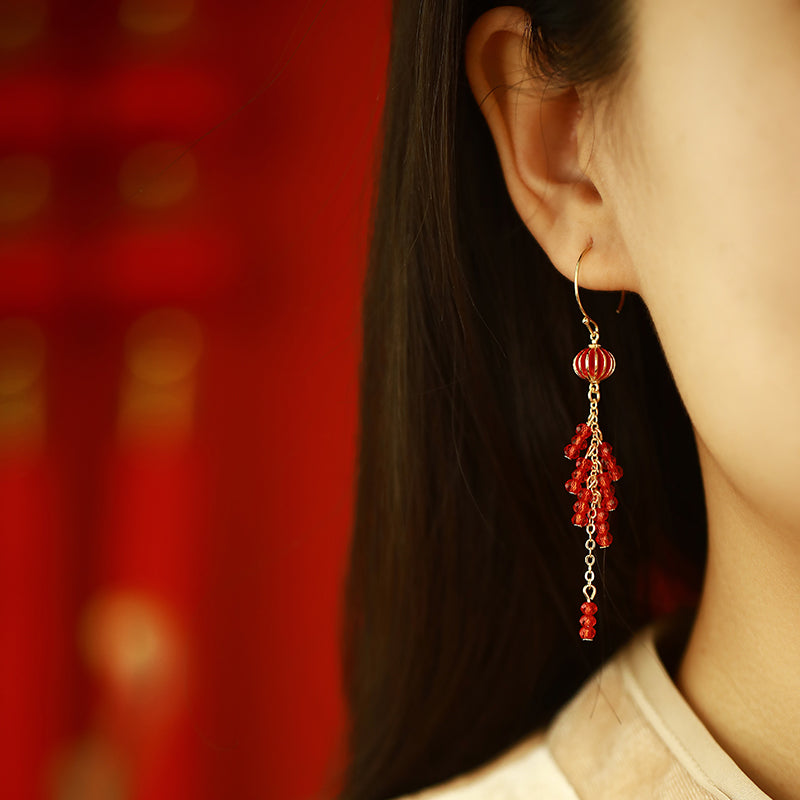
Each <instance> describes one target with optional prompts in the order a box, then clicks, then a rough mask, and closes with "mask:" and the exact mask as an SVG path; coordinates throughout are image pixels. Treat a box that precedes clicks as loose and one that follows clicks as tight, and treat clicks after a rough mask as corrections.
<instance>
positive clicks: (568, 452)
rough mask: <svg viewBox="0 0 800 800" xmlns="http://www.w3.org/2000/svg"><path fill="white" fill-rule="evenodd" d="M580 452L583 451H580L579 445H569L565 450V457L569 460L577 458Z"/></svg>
mask: <svg viewBox="0 0 800 800" xmlns="http://www.w3.org/2000/svg"><path fill="white" fill-rule="evenodd" d="M580 451H581V449H580V447H578V445H576V444H568V445H567V446H566V447H565V448H564V455H565V456H566V457H567V458H575V457H576V456H577V455H578V453H580Z"/></svg>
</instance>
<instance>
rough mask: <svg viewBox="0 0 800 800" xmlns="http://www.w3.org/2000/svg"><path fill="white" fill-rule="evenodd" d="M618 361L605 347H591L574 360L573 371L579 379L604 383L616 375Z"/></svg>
mask: <svg viewBox="0 0 800 800" xmlns="http://www.w3.org/2000/svg"><path fill="white" fill-rule="evenodd" d="M615 367H616V359H615V358H614V356H613V355H612V354H611V353H609V352H608V350H606V349H605V348H604V347H600V346H599V345H594V346H591V345H590V346H589V347H586V348H584V349H583V350H581V351H580V353H578V355H576V356H575V358H574V359H573V360H572V369H573V370H574V371H575V374H576V375H577V376H578V377H579V378H583V379H584V380H587V381H592V382H593V383H594V382H598V381H604V380H605V379H606V378H608V377H610V376H611V375H612V374H613V373H614V369H615Z"/></svg>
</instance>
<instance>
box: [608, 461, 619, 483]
mask: <svg viewBox="0 0 800 800" xmlns="http://www.w3.org/2000/svg"><path fill="white" fill-rule="evenodd" d="M608 474H609V475H610V476H611V480H612V481H618V480H619V479H620V478H621V477H622V467H620V466H619V464H614V466H612V467H611V468H610V469H609V471H608Z"/></svg>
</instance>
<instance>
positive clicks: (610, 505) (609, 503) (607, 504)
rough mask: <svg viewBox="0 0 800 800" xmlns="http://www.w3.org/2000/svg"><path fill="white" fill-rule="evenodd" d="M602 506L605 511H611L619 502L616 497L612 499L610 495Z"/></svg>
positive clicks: (612, 496)
mask: <svg viewBox="0 0 800 800" xmlns="http://www.w3.org/2000/svg"><path fill="white" fill-rule="evenodd" d="M603 505H604V506H605V508H606V510H607V511H613V510H614V509H615V508H616V507H617V506H618V505H619V501H618V500H617V498H616V497H614V495H611V496H610V497H608V498H606V501H605V503H603Z"/></svg>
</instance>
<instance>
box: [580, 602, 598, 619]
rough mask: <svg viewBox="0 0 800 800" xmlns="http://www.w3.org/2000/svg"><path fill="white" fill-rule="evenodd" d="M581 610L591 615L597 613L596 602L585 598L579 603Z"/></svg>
mask: <svg viewBox="0 0 800 800" xmlns="http://www.w3.org/2000/svg"><path fill="white" fill-rule="evenodd" d="M581 612H582V613H583V614H586V615H587V616H591V617H593V616H594V615H595V614H596V613H597V604H596V603H593V602H592V601H591V600H587V601H586V602H585V603H583V605H581Z"/></svg>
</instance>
